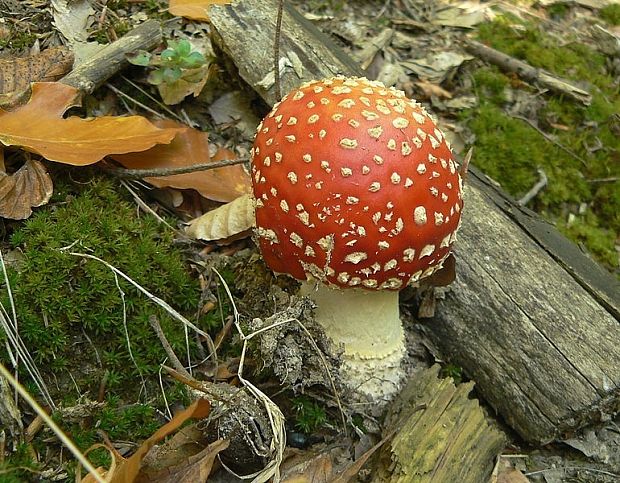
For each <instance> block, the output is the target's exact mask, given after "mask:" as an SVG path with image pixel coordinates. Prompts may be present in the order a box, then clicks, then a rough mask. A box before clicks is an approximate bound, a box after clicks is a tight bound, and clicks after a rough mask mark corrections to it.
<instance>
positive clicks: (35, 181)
mask: <svg viewBox="0 0 620 483" xmlns="http://www.w3.org/2000/svg"><path fill="white" fill-rule="evenodd" d="M53 189H54V187H53V185H52V179H51V178H50V176H49V174H47V170H46V169H45V166H44V165H43V163H41V162H40V161H37V160H33V159H30V160H28V161H26V163H24V165H23V166H22V167H21V168H19V170H17V172H16V173H14V174H10V175H9V174H6V173H4V172H3V173H0V217H2V218H10V219H12V220H23V219H25V218H28V217H29V216H30V215H31V214H32V208H33V207H34V206H41V205H44V204H45V203H47V202H48V201H49V199H50V197H51V196H52V192H53Z"/></svg>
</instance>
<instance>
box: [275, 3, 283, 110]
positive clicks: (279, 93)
mask: <svg viewBox="0 0 620 483" xmlns="http://www.w3.org/2000/svg"><path fill="white" fill-rule="evenodd" d="M283 8H284V0H280V1H279V2H278V16H277V17H276V35H275V39H274V46H273V57H274V69H275V70H274V71H273V78H274V83H275V88H276V101H279V100H280V99H282V88H281V86H280V33H281V32H282V10H283Z"/></svg>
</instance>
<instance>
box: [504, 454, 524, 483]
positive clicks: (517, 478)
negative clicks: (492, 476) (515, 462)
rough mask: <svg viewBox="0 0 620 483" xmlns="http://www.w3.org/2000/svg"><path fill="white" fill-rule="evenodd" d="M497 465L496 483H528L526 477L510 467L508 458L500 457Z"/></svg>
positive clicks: (510, 463)
mask: <svg viewBox="0 0 620 483" xmlns="http://www.w3.org/2000/svg"><path fill="white" fill-rule="evenodd" d="M498 464H499V472H498V473H497V483H528V481H529V480H528V479H527V477H526V476H525V475H524V474H523V473H521V471H519V470H518V469H517V468H515V467H514V466H512V462H511V461H510V459H509V458H503V457H500V459H499V463H498Z"/></svg>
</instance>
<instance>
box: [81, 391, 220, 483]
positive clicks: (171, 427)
mask: <svg viewBox="0 0 620 483" xmlns="http://www.w3.org/2000/svg"><path fill="white" fill-rule="evenodd" d="M210 411H211V404H210V403H209V401H207V400H206V399H198V400H196V401H194V402H193V403H192V404H191V405H190V406H189V407H188V408H187V409H185V410H184V411H181V412H180V413H178V414H177V415H176V416H175V417H174V418H172V420H170V421H169V422H168V423H166V424H164V425H163V426H162V427H161V428H159V429H158V430H157V431H155V433H153V435H152V436H151V437H150V438H148V439H147V440H146V441H144V443H142V444H141V445H140V447H139V448H138V449H137V450H136V452H135V453H134V454H133V455H132V456H130V457H129V458H127V459H125V458H123V457H122V456H121V455H120V454H119V453H118V451H116V449H115V448H113V447H110V448H108V450H109V451H110V452H111V453H112V455H113V460H114V461H115V463H116V466H115V467H114V469H113V470H110V471H109V474H106V475H105V476H106V481H107V482H108V483H133V482H134V481H137V477H138V475H139V473H140V470H141V467H142V460H143V459H144V457H145V456H146V454H147V453H148V452H149V450H150V449H151V448H152V447H153V446H155V445H156V444H157V443H159V442H160V441H162V440H163V439H164V438H165V437H166V436H168V435H169V434H171V433H173V432H175V431H176V430H178V429H179V428H180V427H181V426H182V425H183V423H185V421H187V420H188V419H190V418H194V419H204V418H206V417H207V416H208V415H209V412H210ZM222 449H223V448H222ZM218 451H221V449H220V450H218ZM82 481H83V482H84V483H96V480H95V478H94V477H93V476H92V475H90V474H89V475H86V477H85V478H84V479H83V480H82Z"/></svg>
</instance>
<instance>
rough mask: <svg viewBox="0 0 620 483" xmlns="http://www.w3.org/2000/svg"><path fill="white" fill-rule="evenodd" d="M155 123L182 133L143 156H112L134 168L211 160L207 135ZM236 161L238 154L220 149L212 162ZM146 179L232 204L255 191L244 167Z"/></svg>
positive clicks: (166, 122)
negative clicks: (192, 190) (176, 129)
mask: <svg viewBox="0 0 620 483" xmlns="http://www.w3.org/2000/svg"><path fill="white" fill-rule="evenodd" d="M154 124H155V125H156V126H159V127H161V128H178V129H180V131H179V134H177V136H176V137H175V138H174V140H173V141H172V142H171V143H170V144H165V145H158V146H155V147H153V148H151V149H149V150H148V151H144V152H142V153H131V154H123V155H112V156H111V157H112V158H113V159H115V160H116V161H118V162H119V163H121V164H122V165H123V166H125V167H126V168H130V169H155V168H180V167H184V166H192V165H193V164H198V163H204V162H206V161H208V160H209V141H208V135H207V133H204V132H202V131H198V130H197V129H192V128H189V127H187V126H185V125H184V124H181V123H178V122H175V121H172V120H169V119H165V120H159V121H154ZM233 158H235V153H233V152H232V151H229V150H227V149H220V150H219V151H218V152H217V153H216V154H215V156H213V158H212V160H213V161H219V160H222V159H233ZM145 179H146V181H148V182H149V183H151V184H152V185H154V186H157V187H158V188H164V187H171V188H178V189H194V190H196V191H198V192H199V193H200V194H201V195H202V196H204V197H205V198H208V199H210V200H213V201H222V202H228V201H232V200H234V199H235V198H237V197H238V196H240V195H243V194H245V193H249V192H250V191H251V184H250V177H249V175H248V174H247V173H246V172H245V170H244V169H243V167H242V166H241V165H235V166H227V167H225V168H217V169H210V170H204V171H196V172H194V173H185V174H175V175H170V176H157V177H149V178H145Z"/></svg>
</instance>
